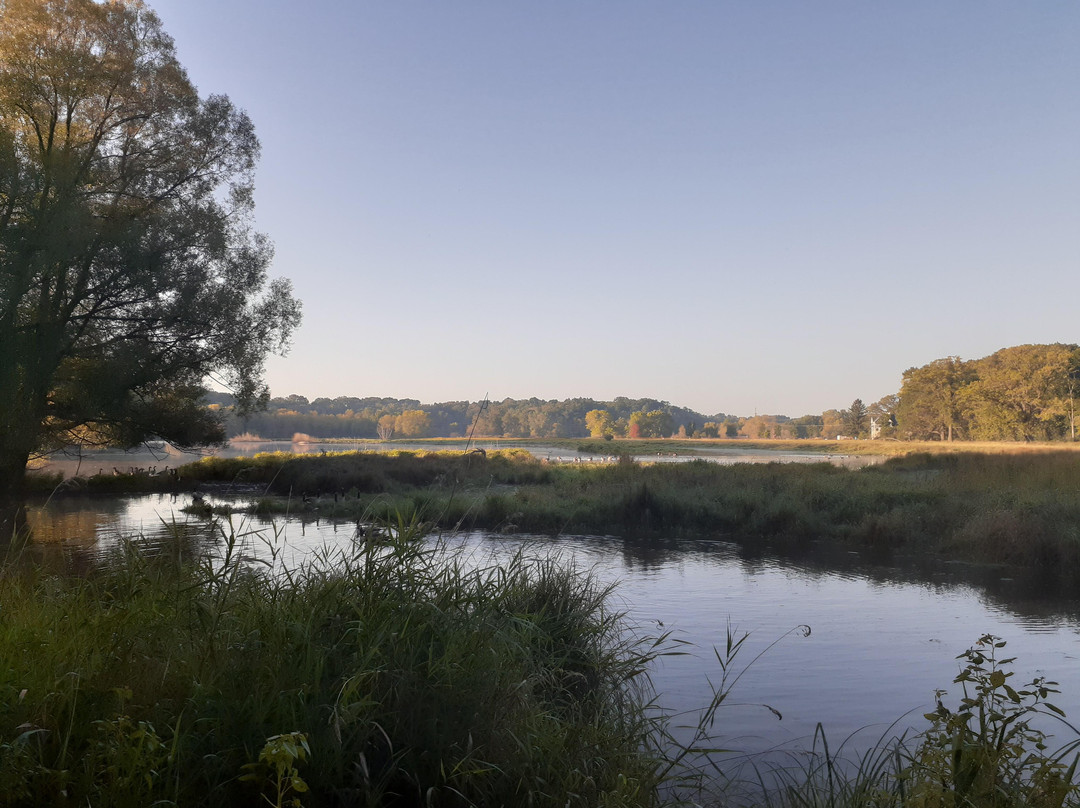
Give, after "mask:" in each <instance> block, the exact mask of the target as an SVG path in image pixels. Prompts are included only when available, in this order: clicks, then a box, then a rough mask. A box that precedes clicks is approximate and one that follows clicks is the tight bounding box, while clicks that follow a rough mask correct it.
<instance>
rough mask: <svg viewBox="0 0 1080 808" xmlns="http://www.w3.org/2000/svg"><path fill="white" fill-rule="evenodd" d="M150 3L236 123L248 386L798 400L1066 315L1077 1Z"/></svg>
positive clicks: (834, 401) (882, 390) (880, 382)
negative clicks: (246, 185) (257, 378)
mask: <svg viewBox="0 0 1080 808" xmlns="http://www.w3.org/2000/svg"><path fill="white" fill-rule="evenodd" d="M150 5H151V6H152V7H153V8H154V9H155V10H157V11H158V13H159V15H160V16H161V18H162V20H163V22H164V25H165V28H166V30H167V31H169V33H171V34H172V35H173V37H174V38H175V39H176V43H177V49H178V52H179V55H180V59H181V61H182V62H183V64H184V65H185V66H186V67H187V68H188V71H189V73H190V75H191V77H192V79H193V80H194V82H195V83H196V84H197V85H198V87H199V89H200V92H201V93H203V94H209V93H226V94H228V95H229V96H230V97H231V98H232V99H233V100H234V102H236V103H237V104H238V105H239V106H241V107H243V108H245V109H247V111H248V112H249V113H250V114H251V116H252V118H253V120H254V121H255V125H256V129H257V131H258V133H259V136H260V138H261V140H262V144H263V154H262V161H261V163H260V167H259V173H258V177H257V206H258V207H257V211H256V215H257V222H258V226H259V228H260V229H261V230H263V231H265V232H267V233H268V234H269V235H270V237H271V238H272V239H273V241H274V242H275V244H276V247H277V258H276V261H275V268H274V274H275V275H285V276H288V277H290V278H291V279H292V280H293V283H294V285H295V288H296V292H297V294H298V296H299V297H300V298H301V299H302V300H303V301H304V307H305V319H304V324H303V326H302V327H301V329H300V331H299V332H298V333H297V335H296V339H295V343H294V347H293V350H292V352H291V353H290V355H289V356H288V357H287V358H285V359H274V360H271V362H270V364H269V366H268V381H269V382H270V385H271V388H272V392H273V393H274V394H275V395H285V394H288V393H301V394H303V395H307V396H309V397H315V396H322V395H326V396H337V395H358V396H365V395H385V396H396V397H412V398H418V399H421V400H422V401H423V402H425V403H428V402H433V401H444V400H450V399H473V400H475V399H479V398H481V397H483V395H484V394H485V393H489V394H490V395H491V396H492V397H493V398H496V399H501V398H504V397H507V396H509V397H513V398H527V397H530V396H538V397H540V398H567V397H572V396H589V397H593V398H597V399H607V398H611V397H614V396H617V395H627V396H631V397H640V396H651V397H656V398H661V399H666V400H668V401H670V402H672V403H674V404H678V405H682V406H688V407H692V408H694V409H696V410H698V411H701V412H704V413H706V414H713V413H716V412H727V413H735V414H741V415H749V414H752V413H753V412H754V411H755V410H756V411H758V412H761V413H783V414H787V415H791V416H797V415H802V414H806V413H814V412H821V411H822V410H823V409H826V408H830V407H838V408H839V407H844V406H846V405H848V404H849V403H850V402H851V400H852V399H854V398H855V397H857V396H858V397H861V398H863V399H864V400H866V401H867V402H870V401H873V400H876V399H877V398H879V397H880V396H882V395H885V394H888V393H893V392H896V391H897V390H898V388H899V385H900V375H901V373H902V372H903V371H904V369H905V368H908V367H910V366H913V365H921V364H925V363H926V362H928V361H930V360H932V359H936V358H939V357H943V356H947V355H953V354H956V355H960V356H963V357H965V358H976V357H980V356H984V355H986V354H989V353H991V352H993V351H994V350H996V349H998V348H1001V347H1005V346H1008V345H1016V344H1021V343H1028V342H1077V341H1080V329H1078V327H1077V326H1078V323H1080V318H1078V315H1077V299H1078V295H1077V277H1078V270H1080V90H1078V86H1080V47H1077V44H1078V43H1080V4H1078V3H1075V2H1064V0H1061V1H1059V2H1052V1H1048V2H1040V3H1016V2H980V3H972V2H941V0H932V1H928V2H903V3H868V2H865V1H864V0H859V1H858V2H856V1H855V0H852V1H851V2H829V1H828V0H821V1H820V2H805V0H797V1H796V0H791V1H790V2H768V1H767V0H765V1H763V2H745V0H737V1H735V0H733V1H732V2H720V1H719V0H716V1H710V2H704V1H702V2H683V3H657V2H634V1H633V0H618V2H615V1H614V0H613V1H612V2H580V1H579V0H575V1H574V2H568V1H567V2H559V1H558V0H555V1H553V2H543V3H536V2H532V3H526V2H495V0H492V2H435V0H432V1H431V2H409V0H402V1H401V2H397V1H395V2H385V1H384V2H366V0H361V1H360V2H344V1H342V2H329V1H328V0H312V2H308V3H297V2H295V1H294V2H288V3H286V2H280V0H156V1H155V0H150Z"/></svg>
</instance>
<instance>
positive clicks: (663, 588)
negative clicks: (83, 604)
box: [31, 495, 1080, 751]
mask: <svg viewBox="0 0 1080 808" xmlns="http://www.w3.org/2000/svg"><path fill="white" fill-rule="evenodd" d="M187 502H188V500H187V498H183V497H182V498H180V499H178V500H177V499H173V498H172V497H171V496H167V495H164V496H158V495H155V496H142V497H132V498H122V499H94V500H77V499H67V500H63V501H61V502H54V503H50V504H49V505H48V506H47V507H46V508H44V509H39V510H35V511H33V512H32V513H31V521H32V524H33V525H34V529H35V535H36V536H37V541H36V542H35V543H34V544H32V545H31V550H32V552H33V553H35V554H36V557H38V558H39V559H40V560H42V561H43V562H44V563H46V564H47V565H48V566H49V567H50V568H52V569H58V570H60V569H66V570H69V571H72V572H76V573H85V572H86V571H88V570H90V569H93V568H94V567H95V566H97V565H100V564H103V563H109V561H108V555H109V553H111V552H115V551H116V549H117V548H118V547H120V546H121V544H122V541H123V539H124V537H127V536H140V537H141V538H140V539H139V541H140V543H141V544H142V545H143V546H144V547H145V548H147V550H148V552H151V553H154V552H156V553H160V554H168V555H170V556H179V557H193V556H196V555H198V554H200V553H205V552H207V551H208V550H210V549H212V548H214V547H218V546H220V545H221V542H222V540H223V536H225V535H227V534H228V533H230V532H232V533H235V534H237V535H239V536H240V541H241V543H242V549H243V552H244V553H245V554H247V555H249V556H250V557H252V558H261V559H263V560H267V559H273V560H274V561H275V562H276V563H279V564H282V563H283V564H287V565H296V564H299V563H301V562H302V561H303V560H304V559H310V558H311V556H312V554H313V553H317V552H320V551H324V552H332V551H335V550H340V549H343V548H348V547H349V546H350V545H351V543H352V542H353V540H354V537H355V535H356V525H355V524H351V523H332V522H331V523H327V522H325V521H322V522H319V521H315V520H312V519H310V518H309V519H307V520H302V519H290V520H276V521H269V520H261V519H256V518H246V519H234V520H233V521H232V522H231V523H229V522H222V521H219V520H210V519H208V518H205V517H203V516H199V515H195V514H189V513H185V512H184V511H183V510H182V507H183V506H184V505H185V504H187ZM446 538H447V540H448V541H450V542H452V543H455V544H456V545H458V546H460V547H461V548H463V551H464V552H466V553H468V554H470V555H471V556H472V557H473V558H475V559H476V563H490V562H491V561H492V560H494V561H496V562H497V561H498V560H499V559H500V558H505V557H506V556H507V555H509V554H511V553H514V552H517V551H518V550H519V549H520V548H521V546H522V543H523V542H527V543H528V544H529V545H530V550H529V552H536V553H540V554H547V553H551V552H555V553H558V554H560V555H561V556H563V557H564V558H566V559H568V560H572V562H573V563H575V564H577V565H578V566H581V567H588V568H591V569H593V570H595V571H596V574H597V575H599V576H600V577H601V578H602V579H603V580H605V581H611V582H617V584H618V587H617V590H616V598H617V599H618V603H620V604H622V606H624V607H625V609H626V610H627V612H628V613H629V614H630V616H631V617H632V619H633V620H634V621H635V622H636V624H637V625H638V626H639V627H640V630H641V631H645V632H652V633H654V634H655V633H659V632H666V631H670V632H673V635H672V636H673V637H675V638H677V639H680V640H685V641H687V642H690V643H692V644H693V646H692V647H693V649H695V650H694V651H693V653H692V654H691V655H688V656H680V657H670V658H666V659H664V660H662V661H661V663H660V664H659V665H658V666H657V668H656V670H655V671H654V672H653V679H654V681H655V683H656V686H657V688H658V690H659V691H660V692H661V693H662V694H663V703H664V705H665V707H666V708H668V709H670V710H673V711H684V710H686V711H692V710H694V709H696V708H700V707H701V706H703V705H704V704H705V703H707V701H708V698H709V689H708V679H709V678H711V679H713V680H714V681H715V680H716V679H717V677H718V675H719V668H718V665H717V662H716V658H715V656H714V655H713V653H712V648H713V647H714V646H719V647H722V646H723V645H724V643H725V642H726V637H727V632H728V630H729V627H732V626H734V627H737V628H741V629H746V630H752V635H751V638H750V640H748V641H747V644H746V646H745V647H744V650H743V655H742V661H743V662H744V663H746V662H749V661H750V660H752V659H754V658H755V657H756V656H757V655H758V654H763V655H762V656H761V658H760V659H758V660H757V661H756V662H754V664H753V668H752V670H751V672H750V673H749V674H748V675H747V676H746V677H744V679H743V680H742V681H741V682H740V683H739V686H738V689H737V692H736V694H735V696H736V697H735V698H734V699H733V700H732V701H733V704H732V706H730V707H725V708H724V710H723V712H722V714H721V717H720V722H721V724H720V725H719V726H720V731H721V733H722V734H723V736H724V738H725V741H726V742H729V743H732V744H737V745H738V746H739V747H740V748H742V749H745V750H747V751H760V750H763V749H770V748H774V747H776V746H777V745H780V746H784V745H788V744H793V743H803V742H805V741H806V740H807V739H809V738H810V737H811V736H812V735H813V732H814V730H815V727H816V725H817V723H818V722H819V721H820V722H822V723H823V724H824V726H825V729H826V731H827V732H828V734H829V737H830V739H833V740H834V742H839V740H841V739H843V738H845V737H847V736H848V735H849V734H851V733H853V732H856V731H858V730H861V733H860V736H859V737H865V743H864V745H868V744H870V743H872V742H873V741H874V740H876V738H877V735H878V734H879V733H880V732H881V731H883V730H884V729H885V727H887V726H888V724H889V723H890V722H892V721H894V720H896V719H898V718H901V717H902V716H907V717H906V718H903V719H902V720H901V725H900V726H906V725H910V726H918V725H919V723H920V722H921V713H922V712H924V711H925V710H926V709H928V708H929V704H930V699H931V698H932V694H933V691H934V690H935V689H936V688H945V687H948V686H949V684H950V682H951V681H952V678H953V676H954V675H955V674H956V672H957V670H958V665H957V662H956V660H955V657H956V655H957V654H959V653H960V652H961V651H963V650H964V649H965V648H967V647H968V646H969V645H971V643H973V642H974V641H975V639H977V638H978V637H979V636H980V635H982V634H984V633H987V632H989V633H994V634H998V635H1001V636H1003V637H1005V638H1006V639H1007V640H1008V641H1009V648H1008V651H1009V655H1010V656H1012V655H1015V656H1017V657H1018V662H1017V674H1016V675H1017V679H1018V680H1020V681H1021V682H1026V681H1029V680H1030V678H1031V677H1033V676H1035V675H1042V674H1044V673H1045V674H1048V675H1049V676H1050V677H1051V678H1053V679H1056V680H1057V681H1060V682H1062V683H1064V684H1065V690H1066V692H1065V693H1063V694H1062V697H1061V698H1060V699H1059V700H1058V702H1057V703H1058V704H1059V706H1061V707H1063V708H1064V709H1065V710H1066V711H1067V712H1069V713H1071V714H1072V715H1073V717H1075V716H1077V715H1080V690H1077V688H1080V599H1078V597H1077V594H1076V590H1070V589H1068V588H1067V584H1068V582H1062V581H1059V580H1057V579H1056V577H1055V575H1054V574H1053V573H1052V572H1050V573H1047V572H1034V571H1024V572H1012V573H1010V574H1009V575H1004V574H1003V573H1002V571H1001V570H1000V569H994V568H988V567H977V566H972V565H960V564H948V563H941V562H936V561H933V560H927V559H918V558H903V557H892V558H887V557H883V556H881V555H880V554H876V555H871V554H861V553H852V552H850V551H847V550H843V549H836V548H833V547H829V546H825V545H819V544H816V543H814V542H802V543H800V544H798V545H796V546H791V547H785V546H771V547H770V546H768V545H764V546H759V547H754V548H749V547H743V546H738V545H735V544H732V543H729V542H725V541H720V540H716V541H703V540H696V541H675V540H671V541H659V542H641V541H633V540H626V539H620V538H616V537H611V536H562V537H558V538H549V537H544V536H525V537H522V536H514V537H508V536H502V535H494V534H487V533H466V534H459V535H455V536H452V537H446ZM801 624H808V625H810V626H811V627H812V629H813V631H812V633H811V635H810V636H809V637H805V638H804V637H797V636H793V635H789V632H790V631H791V629H793V628H794V627H795V626H798V625H801ZM779 638H783V639H782V640H781V641H780V642H779V643H778V644H776V645H775V647H772V648H769V646H770V645H771V644H772V643H773V642H775V641H776V640H778V639H779ZM761 705H769V706H770V707H772V708H775V709H776V710H777V711H779V712H780V713H781V714H782V715H783V720H782V721H779V720H777V719H776V717H775V715H774V714H772V713H771V712H769V710H767V709H765V708H764V707H762V706H761ZM856 745H858V742H857V743H856Z"/></svg>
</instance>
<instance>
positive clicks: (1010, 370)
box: [209, 343, 1080, 441]
mask: <svg viewBox="0 0 1080 808" xmlns="http://www.w3.org/2000/svg"><path fill="white" fill-rule="evenodd" d="M1078 385H1080V349H1078V347H1077V346H1076V345H1071V344H1060V343H1057V344H1053V345H1019V346H1015V347H1011V348H1003V349H1002V350H1000V351H997V352H996V353H994V354H991V355H990V356H987V357H984V358H982V359H973V360H963V359H961V358H959V357H956V356H950V357H945V358H944V359H936V360H934V361H933V362H930V363H929V364H926V365H923V366H922V367H913V368H909V369H908V370H906V371H904V374H903V383H902V385H901V387H900V391H899V393H895V394H890V395H886V396H884V397H882V398H881V399H879V400H877V401H875V402H873V403H871V404H869V405H866V404H864V403H863V401H862V400H861V399H855V401H853V402H852V403H851V405H849V406H848V407H847V408H844V409H829V410H826V411H825V412H823V413H821V414H820V415H804V416H801V417H799V418H790V417H788V416H785V415H754V416H752V417H739V416H735V415H728V414H725V413H715V414H713V415H705V414H702V413H699V412H694V411H693V410H689V409H686V408H685V407H677V406H674V405H672V404H669V403H668V402H666V401H659V400H657V399H651V398H640V399H630V398H624V397H619V398H616V399H614V400H613V401H596V400H595V399H591V398H572V399H566V400H564V401H555V400H551V401H543V400H541V399H537V398H530V399H525V400H518V399H511V398H507V399H504V400H502V401H491V402H476V401H447V402H442V403H439V404H421V403H420V402H419V401H417V400H415V399H397V398H354V397H350V396H340V397H338V398H333V399H331V398H316V399H314V400H313V401H309V400H308V399H306V398H304V397H303V396H299V395H290V396H285V397H284V398H272V399H270V403H269V406H268V408H267V409H266V410H265V411H264V412H259V413H254V414H251V415H248V416H246V417H243V418H241V417H237V416H236V415H235V414H234V413H233V408H232V404H233V400H232V398H231V396H228V395H226V394H222V393H212V394H210V397H209V401H210V404H211V406H212V407H215V408H219V409H221V410H222V412H223V414H224V417H225V421H226V427H227V430H228V434H229V435H230V437H234V436H236V435H239V434H242V433H251V434H254V435H258V436H260V437H262V438H266V439H271V440H289V439H292V438H294V437H300V438H303V437H311V438H357V439H364V438H372V439H374V438H383V439H388V438H394V437H396V438H422V437H447V438H455V437H466V436H467V435H469V434H470V433H471V434H473V435H474V436H476V437H500V438H583V437H590V436H591V437H597V438H601V437H605V436H609V435H610V436H611V437H613V438H668V437H685V438H739V437H745V438H753V439H757V440H761V439H770V438H777V439H795V438H824V439H829V440H835V439H836V438H840V437H848V438H897V439H901V440H943V441H948V440H1040V441H1046V440H1073V439H1075V437H1076V434H1075V421H1076V417H1075V415H1076V413H1075V403H1076V402H1075V398H1076V394H1077V392H1078V391H1080V390H1078Z"/></svg>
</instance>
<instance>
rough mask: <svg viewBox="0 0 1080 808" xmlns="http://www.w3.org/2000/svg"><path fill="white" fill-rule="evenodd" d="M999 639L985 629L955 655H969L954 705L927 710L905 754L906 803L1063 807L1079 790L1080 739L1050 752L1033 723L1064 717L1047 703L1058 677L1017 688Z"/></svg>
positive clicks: (940, 693) (939, 694) (942, 693)
mask: <svg viewBox="0 0 1080 808" xmlns="http://www.w3.org/2000/svg"><path fill="white" fill-rule="evenodd" d="M1004 647H1005V641H1004V640H1002V639H1001V638H1000V637H995V636H993V635H991V634H985V635H983V636H982V637H980V638H979V640H978V642H976V643H975V645H974V646H973V647H971V648H969V649H968V650H966V651H965V652H964V653H962V654H960V656H958V657H957V659H964V660H966V662H967V664H966V665H965V666H964V669H963V670H962V671H961V672H960V674H959V675H958V676H957V677H956V679H955V680H954V682H955V683H957V684H960V685H961V686H962V688H963V696H962V697H961V699H960V704H959V706H958V707H957V708H956V709H955V710H950V709H949V708H948V707H946V706H945V705H944V703H943V702H942V700H941V699H942V697H943V696H945V691H941V690H939V691H937V692H936V696H937V710H935V711H934V712H932V713H927V714H926V718H927V720H929V721H930V724H931V725H930V728H929V729H928V730H927V731H926V732H925V733H924V734H923V736H922V741H921V743H920V744H919V746H918V747H917V749H916V751H915V753H914V755H912V756H911V757H910V760H909V766H908V769H907V770H906V771H905V772H903V778H905V779H907V780H908V781H909V782H910V788H911V797H912V799H910V800H909V801H908V804H913V805H927V806H950V807H951V806H966V805H972V806H1008V805H1045V806H1061V805H1063V804H1064V803H1065V801H1066V799H1068V798H1069V797H1070V796H1075V795H1076V794H1077V793H1078V790H1080V786H1078V785H1077V784H1076V783H1075V782H1074V774H1075V773H1076V767H1077V757H1076V756H1075V755H1074V756H1073V760H1072V763H1071V764H1069V765H1066V763H1065V762H1064V761H1065V759H1066V758H1067V757H1068V756H1069V755H1070V754H1073V753H1074V752H1075V750H1076V748H1077V744H1078V743H1080V742H1073V743H1071V744H1069V745H1067V746H1066V747H1065V748H1064V749H1062V750H1060V751H1059V752H1057V753H1054V754H1048V753H1047V745H1046V740H1047V735H1046V733H1044V732H1043V731H1042V730H1041V729H1038V728H1037V727H1035V726H1033V724H1032V720H1033V719H1034V718H1035V717H1036V716H1039V715H1042V716H1056V717H1058V718H1062V719H1063V717H1064V713H1063V712H1062V711H1061V709H1060V708H1058V707H1056V706H1055V705H1054V704H1052V703H1050V702H1049V701H1047V698H1048V697H1049V696H1050V695H1052V694H1054V693H1058V692H1060V691H1058V690H1057V689H1056V685H1057V682H1051V681H1048V680H1047V679H1046V678H1045V677H1041V676H1040V677H1036V678H1035V679H1033V680H1032V681H1031V682H1029V683H1028V684H1026V685H1024V686H1023V687H1021V688H1019V689H1016V688H1013V687H1012V685H1010V684H1009V679H1010V678H1012V676H1013V672H1012V671H1009V670H1007V667H1008V666H1009V665H1010V664H1011V663H1012V662H1013V661H1014V659H1015V657H1009V658H1004V659H999V658H998V651H999V650H1000V649H1002V648H1004Z"/></svg>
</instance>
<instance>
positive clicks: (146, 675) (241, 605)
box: [0, 527, 663, 807]
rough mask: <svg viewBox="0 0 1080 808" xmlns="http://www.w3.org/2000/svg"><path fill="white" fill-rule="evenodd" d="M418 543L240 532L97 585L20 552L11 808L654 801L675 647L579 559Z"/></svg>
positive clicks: (6, 669) (1, 742)
mask: <svg viewBox="0 0 1080 808" xmlns="http://www.w3.org/2000/svg"><path fill="white" fill-rule="evenodd" d="M421 538H422V537H421V535H420V534H419V533H417V532H416V529H415V527H406V529H405V530H403V531H399V532H398V533H397V535H395V536H393V537H387V536H383V538H382V539H381V540H380V541H379V542H367V543H360V544H358V545H355V546H354V547H353V548H351V549H350V550H347V551H345V550H343V551H341V552H340V553H337V554H334V555H333V556H326V557H323V558H320V559H317V560H315V561H313V562H311V563H309V564H308V565H306V566H304V567H303V568H301V569H289V570H286V569H283V568H280V567H278V568H274V569H270V570H258V571H257V570H255V569H253V568H252V567H251V565H250V564H249V563H248V562H247V559H246V558H244V557H243V553H242V552H241V550H240V546H239V544H237V543H235V542H236V539H237V537H235V536H233V537H232V541H230V542H229V544H228V545H227V547H226V548H225V550H224V551H223V554H222V555H221V556H219V557H216V558H214V557H207V558H203V559H199V560H197V561H196V563H176V562H175V561H170V560H167V559H164V558H161V557H157V558H150V557H144V556H142V555H141V554H140V553H139V552H138V551H137V550H135V549H134V548H133V547H127V548H125V551H126V555H125V557H123V558H118V559H117V561H116V563H115V564H111V565H109V568H108V569H107V570H106V571H103V572H102V573H100V574H99V575H95V576H90V577H87V578H79V577H64V578H58V577H55V576H50V575H48V574H45V573H43V572H42V571H40V570H35V569H33V568H31V569H25V568H19V566H18V565H17V564H15V563H9V565H8V566H7V567H6V568H5V569H3V570H0V572H2V573H3V575H2V579H3V583H4V586H3V587H2V592H0V613H2V614H3V615H4V624H3V631H2V632H0V658H3V659H4V660H5V664H4V665H3V666H0V805H5V806H7V805H43V804H50V805H61V804H63V805H95V806H128V805H130V806H140V807H141V806H146V805H151V804H155V805H201V806H217V805H220V806H226V805H227V806H246V805H250V806H255V805H266V804H269V805H285V804H288V805H293V804H296V805H299V804H301V802H302V804H304V805H350V806H364V805H367V806H376V805H380V806H381V805H390V804H393V805H447V806H453V805H529V804H532V805H537V806H547V805H550V806H563V805H579V806H595V805H604V804H610V805H627V806H637V805H641V806H646V805H652V804H655V802H656V800H657V789H658V786H659V783H660V782H661V779H662V775H661V772H662V770H663V759H662V757H660V751H659V750H658V749H657V747H656V743H657V741H658V740H659V739H660V738H662V736H663V731H662V726H661V725H660V724H659V723H658V718H657V717H656V716H652V715H650V714H649V712H648V710H647V705H648V703H649V699H650V694H649V690H648V687H647V676H646V673H645V672H646V670H647V668H648V665H649V664H650V661H651V659H652V658H653V656H654V655H655V654H656V653H657V651H658V648H659V646H657V645H655V644H654V642H660V643H661V644H662V640H658V641H649V640H647V639H645V638H638V637H637V636H636V635H635V634H633V633H632V632H628V631H626V630H625V626H624V625H623V623H622V620H621V618H620V616H619V615H618V614H615V613H613V612H611V611H610V610H609V608H608V606H607V602H606V601H607V596H608V589H607V588H606V587H603V586H600V585H599V584H598V583H597V582H596V580H595V579H593V578H592V577H590V576H589V575H588V574H587V573H580V572H577V571H575V570H573V569H572V568H567V567H563V566H560V565H559V564H557V563H555V562H552V561H545V560H543V559H526V558H524V557H523V556H520V555H519V556H518V557H516V558H515V559H513V560H512V561H511V562H509V563H505V564H501V565H499V566H498V567H489V568H481V569H475V568H466V567H464V566H462V565H461V564H460V563H458V562H457V561H456V560H455V558H454V556H453V555H450V556H447V555H446V554H445V553H443V552H442V551H440V549H439V548H438V547H437V546H434V545H432V544H430V543H424V542H422V541H420V539H421ZM9 562H10V560H9ZM264 798H265V800H267V801H268V802H267V801H264ZM294 798H295V799H298V800H299V801H298V802H296V803H293V802H292V800H293V799H294Z"/></svg>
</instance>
